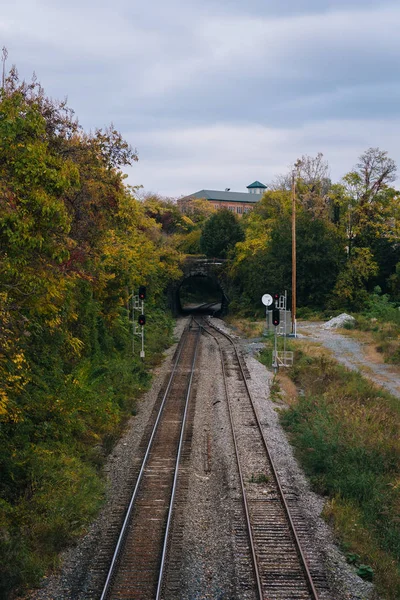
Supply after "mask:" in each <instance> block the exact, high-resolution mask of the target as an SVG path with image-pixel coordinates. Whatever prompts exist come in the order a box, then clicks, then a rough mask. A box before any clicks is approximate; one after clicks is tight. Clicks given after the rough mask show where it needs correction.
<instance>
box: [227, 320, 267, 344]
mask: <svg viewBox="0 0 400 600" xmlns="http://www.w3.org/2000/svg"><path fill="white" fill-rule="evenodd" d="M225 320H226V322H227V323H228V324H229V325H230V326H231V327H232V329H235V330H236V331H237V332H238V333H239V334H240V335H241V336H242V337H245V338H249V339H251V338H258V337H261V336H262V335H264V331H265V320H261V321H254V320H249V319H246V318H245V317H238V316H235V315H228V316H227V317H226V318H225Z"/></svg>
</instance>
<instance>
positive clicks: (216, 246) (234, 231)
mask: <svg viewBox="0 0 400 600" xmlns="http://www.w3.org/2000/svg"><path fill="white" fill-rule="evenodd" d="M243 239H244V233H243V228H242V226H241V224H240V222H239V219H238V218H237V216H236V215H235V214H234V213H233V212H231V211H229V210H227V209H223V210H219V211H218V212H216V213H215V214H213V215H212V216H211V217H210V218H209V219H208V221H206V222H205V224H204V227H203V231H202V234H201V238H200V249H201V251H202V252H203V253H204V254H205V255H206V256H209V257H219V258H226V257H227V255H228V253H229V251H230V250H231V249H232V248H233V247H234V246H235V244H236V243H237V242H241V241H242V240H243Z"/></svg>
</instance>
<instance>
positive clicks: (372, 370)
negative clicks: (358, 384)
mask: <svg viewBox="0 0 400 600" xmlns="http://www.w3.org/2000/svg"><path fill="white" fill-rule="evenodd" d="M323 325H324V323H321V322H311V321H300V322H299V323H298V325H297V331H298V334H299V338H300V339H301V338H306V339H307V340H309V341H311V342H316V343H318V344H320V345H321V346H323V347H324V348H326V349H327V350H329V352H330V353H331V355H332V356H333V357H334V358H335V359H336V360H337V361H338V362H340V363H343V364H344V365H345V366H346V367H347V368H348V369H352V370H354V371H360V372H361V373H362V374H363V375H364V376H365V377H367V378H368V379H371V380H372V381H373V382H374V383H376V384H377V385H379V386H381V387H383V388H385V389H386V390H388V391H389V392H390V393H391V394H393V396H396V397H397V398H400V368H399V367H397V366H394V365H387V364H385V363H384V362H383V359H382V358H381V355H380V354H379V353H378V352H377V351H376V348H375V346H374V344H373V343H371V342H370V340H369V339H368V337H366V336H364V338H361V339H356V338H355V337H354V336H352V335H351V333H350V332H347V331H346V333H343V331H341V330H339V331H338V330H336V329H324V327H323Z"/></svg>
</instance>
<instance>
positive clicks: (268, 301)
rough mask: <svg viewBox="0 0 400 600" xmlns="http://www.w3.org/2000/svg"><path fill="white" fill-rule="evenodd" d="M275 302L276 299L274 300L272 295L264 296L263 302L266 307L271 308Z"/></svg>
mask: <svg viewBox="0 0 400 600" xmlns="http://www.w3.org/2000/svg"><path fill="white" fill-rule="evenodd" d="M273 301H274V299H273V298H272V296H271V294H264V296H263V297H262V298H261V302H262V303H263V304H264V306H271V304H272V303H273Z"/></svg>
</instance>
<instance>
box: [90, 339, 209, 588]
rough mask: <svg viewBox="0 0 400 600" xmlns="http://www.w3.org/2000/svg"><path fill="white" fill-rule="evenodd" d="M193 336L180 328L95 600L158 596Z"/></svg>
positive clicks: (189, 383) (187, 396)
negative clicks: (164, 386) (175, 352)
mask: <svg viewBox="0 0 400 600" xmlns="http://www.w3.org/2000/svg"><path fill="white" fill-rule="evenodd" d="M199 334H200V329H199V328H194V327H189V328H188V329H187V330H186V331H185V334H184V339H183V341H182V343H181V345H180V349H179V352H178V355H177V360H176V362H175V365H174V369H173V371H172V373H171V377H170V380H169V383H168V386H167V389H166V392H165V394H164V398H163V401H162V404H161V407H160V411H159V414H158V417H157V420H156V423H155V426H154V429H153V432H152V434H151V437H150V441H149V444H148V447H147V450H146V453H145V457H144V460H143V463H142V467H141V470H140V473H139V476H138V479H137V482H136V486H135V489H134V492H133V494H132V498H131V501H130V504H129V507H128V510H127V513H126V516H125V520H124V523H123V526H122V530H121V533H120V536H119V539H118V543H117V546H116V549H115V553H114V556H113V558H112V561H111V566H110V569H109V572H108V575H107V579H106V583H105V585H104V588H103V592H102V595H101V600H111V599H117V598H118V599H125V600H128V599H129V600H147V599H148V600H150V599H151V600H154V599H155V598H156V599H157V598H159V597H160V587H161V581H162V576H163V569H164V560H165V554H166V547H167V540H168V531H169V525H170V522H171V518H172V511H173V503H174V496H175V489H176V484H177V480H178V471H179V462H180V455H181V450H182V440H183V436H184V431H185V422H186V417H187V412H188V404H189V399H190V394H191V387H192V380H193V373H194V368H195V363H196V357H197V349H198V343H199V338H200V335H199Z"/></svg>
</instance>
